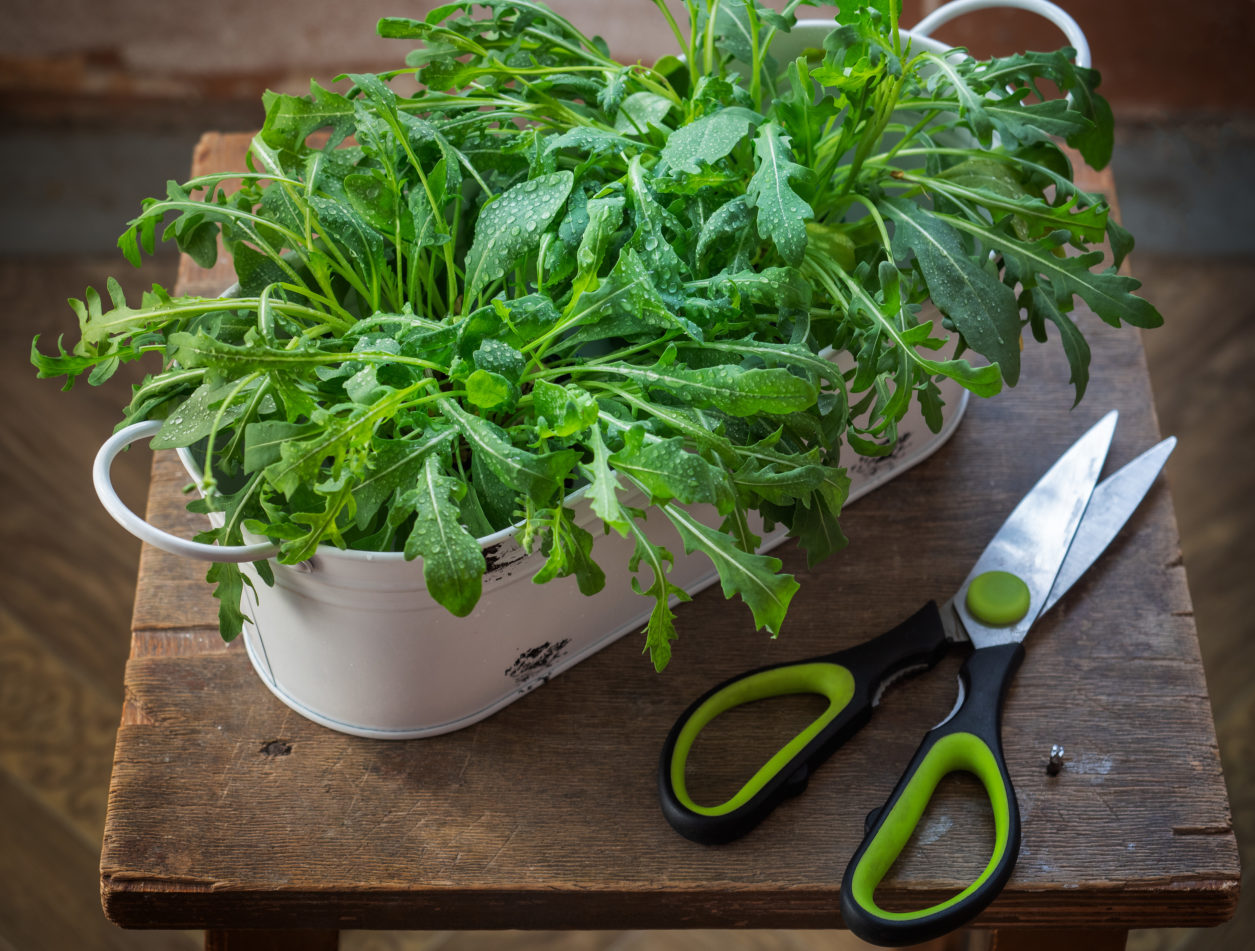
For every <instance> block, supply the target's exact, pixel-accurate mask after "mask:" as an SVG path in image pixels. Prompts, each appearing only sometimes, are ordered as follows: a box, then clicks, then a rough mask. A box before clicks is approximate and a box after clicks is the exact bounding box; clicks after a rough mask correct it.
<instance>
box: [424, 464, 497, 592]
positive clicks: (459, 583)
mask: <svg viewBox="0 0 1255 951" xmlns="http://www.w3.org/2000/svg"><path fill="white" fill-rule="evenodd" d="M465 492H466V485H465V483H463V482H461V481H459V480H458V479H454V478H452V477H450V476H447V475H444V474H443V473H442V472H441V471H440V464H439V462H438V461H437V460H436V457H435V456H434V455H429V456H428V457H427V458H426V460H425V461H424V463H423V468H422V471H421V472H420V473H419V477H418V485H417V486H415V487H414V488H413V489H411V490H410V491H409V492H408V493H406V495H405V496H404V497H403V499H404V502H405V503H406V504H411V503H412V505H413V507H414V527H413V528H412V529H411V530H410V533H409V535H408V536H407V537H406V539H405V557H406V558H422V559H423V581H424V582H425V583H426V585H427V593H428V594H430V595H431V596H432V598H434V599H435V600H436V601H437V602H438V603H439V604H441V605H443V606H444V608H445V609H446V610H447V611H448V612H449V613H450V614H452V615H453V616H454V617H466V616H467V615H468V614H470V613H471V611H472V610H474V608H475V605H476V604H478V603H479V597H480V593H481V592H482V590H483V579H484V570H485V568H486V567H487V566H486V564H485V561H484V551H483V549H482V548H481V547H480V545H479V542H478V541H476V540H475V537H474V536H473V535H471V533H470V532H468V531H467V530H466V528H465V527H464V526H463V525H462V523H461V521H460V518H459V512H458V506H457V502H458V500H459V499H460V498H461V497H462V495H463V494H464V493H465Z"/></svg>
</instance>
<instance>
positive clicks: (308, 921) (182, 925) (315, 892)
mask: <svg viewBox="0 0 1255 951" xmlns="http://www.w3.org/2000/svg"><path fill="white" fill-rule="evenodd" d="M1240 890H1241V887H1240V880H1239V879H1238V878H1214V879H1213V878H1200V879H1192V880H1190V881H1184V882H1182V881H1178V882H1168V883H1162V882H1161V883H1152V882H1147V883H1144V884H1143V885H1142V886H1141V887H1139V888H1129V887H1127V886H1124V885H1121V884H1120V883H1118V882H1113V883H1111V886H1110V888H1107V889H1102V890H1093V889H1089V890H1087V891H1086V893H1085V894H1084V895H1083V896H1082V895H1080V894H1078V891H1077V890H1075V889H1071V888H1067V887H1060V888H1057V889H1051V891H1054V892H1056V893H1057V894H1058V897H1059V900H1060V902H1066V903H1067V904H1068V922H1067V925H1068V927H1069V928H1123V929H1129V928H1156V927H1174V928H1180V927H1204V928H1205V927H1213V926H1215V925H1219V924H1223V923H1224V922H1225V921H1228V920H1229V919H1230V918H1231V917H1232V916H1233V913H1234V911H1235V910H1236V908H1237V903H1238V898H1239V894H1240ZM1174 892H1175V893H1176V894H1175V895H1174ZM331 894H334V895H335V896H336V900H335V901H334V902H329V901H328V896H329V895H331ZM921 894H922V893H920V892H915V893H913V898H915V899H919V898H920V896H921ZM158 895H160V897H161V900H160V901H159V902H158V901H154V900H153V899H154V897H156V896H158ZM172 895H176V896H177V897H178V901H171V900H170V899H171V896H172ZM945 897H948V896H947V895H945V894H942V893H938V895H937V896H936V898H937V900H942V899H943V898H945ZM1021 897H1022V898H1023V899H1027V901H1016V900H1015V896H1014V893H1004V898H1000V899H998V900H997V901H995V902H994V904H993V905H992V906H990V908H989V909H988V910H987V911H985V912H984V913H983V914H982V915H981V916H980V917H979V918H977V919H976V921H975V922H974V926H975V927H979V928H988V929H1007V928H1014V929H1020V928H1049V927H1058V926H1059V917H1058V915H1057V914H1056V913H1055V912H1054V911H1053V910H1052V907H1051V904H1052V903H1051V902H1049V901H1043V900H1042V899H1043V895H1042V894H1041V893H1040V892H1037V891H1034V892H1021ZM886 898H889V899H891V898H892V896H886ZM1006 898H1010V900H1006ZM1078 898H1082V899H1083V900H1082V901H1081V902H1080V903H1078V901H1077V899H1078ZM101 900H102V905H103V908H104V912H105V917H106V918H108V919H109V920H110V921H111V922H113V923H114V924H116V925H118V926H119V927H122V928H128V929H227V928H266V929H272V928H275V929H285V928H314V929H326V928H333V929H353V928H355V927H357V926H360V923H361V922H366V921H368V922H369V927H370V928H372V929H385V930H404V931H410V930H414V931H421V930H454V931H457V930H503V931H504V930H517V929H523V930H597V931H601V930H639V929H651V930H652V929H674V928H724V929H735V928H738V927H741V928H743V927H746V926H747V922H752V927H754V928H779V929H843V928H845V924H844V922H843V921H842V919H841V915H840V912H839V910H838V909H839V888H838V887H837V885H835V884H834V886H833V887H832V888H825V889H814V888H804V889H797V890H796V893H790V896H789V900H788V902H787V903H786V904H784V905H782V904H781V902H780V900H779V891H778V889H776V888H774V887H764V888H761V889H760V888H753V887H729V888H728V890H727V891H726V892H724V893H723V894H722V895H721V894H718V893H715V894H711V893H710V892H703V893H702V894H701V895H688V894H686V893H683V892H676V891H674V890H671V891H668V890H666V889H663V888H658V889H654V890H642V889H600V888H586V889H581V890H579V891H577V892H574V893H570V894H567V893H559V892H557V891H556V890H554V889H552V888H547V887H540V886H538V887H536V888H533V889H528V888H527V887H526V886H520V887H515V888H511V889H508V890H507V889H500V888H484V889H467V888H464V887H457V888H450V889H448V890H447V891H442V890H441V889H439V888H438V887H432V886H431V885H430V884H425V885H424V891H423V893H422V894H421V895H416V894H415V893H414V892H413V891H412V890H410V889H407V888H404V887H399V886H395V885H393V886H380V887H377V888H370V889H361V890H359V891H358V892H356V894H354V895H352V896H350V897H346V896H345V894H344V891H343V889H337V888H331V887H329V888H323V889H318V888H312V889H306V890H301V889H294V890H288V891H285V892H284V893H283V896H282V901H281V902H277V901H276V900H275V896H274V895H272V894H269V893H268V892H266V891H263V890H255V889H247V888H238V889H237V888H234V887H232V886H231V885H230V883H218V882H210V881H203V880H196V879H189V880H173V879H161V880H158V879H144V878H132V877H129V876H115V875H111V874H109V873H107V872H106V873H102V875H101ZM890 903H891V902H890ZM642 905H648V906H650V907H652V908H653V909H654V912H653V915H652V916H651V915H650V914H645V915H642V914H641V907H642ZM171 907H177V908H178V910H179V912H180V913H179V914H171V913H169V909H170V908H171ZM1122 907H1123V908H1127V909H1128V910H1127V911H1126V912H1121V910H1120V909H1121V908H1122ZM1150 908H1153V913H1150V914H1148V909H1150Z"/></svg>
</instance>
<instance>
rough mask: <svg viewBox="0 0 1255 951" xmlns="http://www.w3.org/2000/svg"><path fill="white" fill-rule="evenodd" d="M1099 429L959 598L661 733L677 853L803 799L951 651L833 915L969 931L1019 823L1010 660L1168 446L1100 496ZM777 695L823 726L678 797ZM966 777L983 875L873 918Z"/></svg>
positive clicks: (1004, 866)
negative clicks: (1008, 721) (984, 858)
mask: <svg viewBox="0 0 1255 951" xmlns="http://www.w3.org/2000/svg"><path fill="white" fill-rule="evenodd" d="M1115 426H1116V413H1115V412H1114V411H1113V412H1111V413H1108V414H1107V415H1106V416H1105V417H1103V418H1102V419H1101V420H1100V421H1099V422H1098V423H1097V424H1095V425H1094V427H1093V428H1092V429H1090V430H1089V432H1087V433H1086V434H1085V435H1084V436H1082V437H1081V438H1080V439H1079V440H1077V441H1076V443H1074V444H1073V445H1072V447H1071V448H1070V449H1068V451H1067V452H1065V453H1064V454H1063V456H1061V457H1060V458H1059V460H1058V461H1057V462H1056V463H1055V464H1054V465H1053V466H1052V467H1051V468H1050V470H1049V471H1048V472H1047V473H1046V474H1045V475H1044V476H1042V478H1041V480H1040V481H1039V482H1038V483H1037V485H1035V486H1034V487H1033V489H1032V490H1031V491H1030V492H1029V493H1028V494H1027V495H1026V496H1025V497H1024V498H1023V499H1022V500H1021V501H1020V503H1019V505H1017V506H1016V508H1015V510H1014V511H1013V512H1012V513H1011V515H1010V516H1008V518H1007V520H1006V521H1005V522H1004V523H1003V524H1002V527H1001V528H1000V529H999V530H998V533H997V534H996V535H995V536H994V538H993V540H992V541H991V542H990V543H989V545H988V546H987V547H986V548H985V551H984V552H983V553H982V554H981V556H980V558H979V559H977V561H976V564H975V566H974V567H973V568H972V570H971V571H970V572H969V573H968V576H967V578H966V579H965V580H964V582H963V584H962V585H961V586H960V588H959V590H958V592H957V593H956V594H955V595H954V596H953V597H952V598H950V600H948V601H946V602H945V603H944V604H943V605H941V606H940V607H939V606H938V605H937V604H936V603H935V602H929V603H928V604H926V605H925V606H924V607H923V608H922V609H921V610H919V611H918V612H917V613H916V614H914V615H913V616H911V617H910V618H908V619H906V620H905V621H903V622H902V623H901V624H899V625H898V626H897V627H895V628H894V629H893V630H891V631H888V632H886V633H884V634H881V635H880V636H879V637H876V638H873V639H872V640H869V641H866V642H864V643H862V644H859V645H857V646H855V647H851V648H848V649H846V650H842V651H838V652H837V653H834V654H827V655H824V656H822V657H814V658H810V659H808V660H803V661H798V662H796V663H787V664H777V665H773V666H770V667H762V668H759V669H758V670H752V671H750V672H748V673H745V674H742V675H740V676H738V677H734V678H732V679H731V680H728V681H725V682H724V683H722V684H719V685H718V686H716V687H714V688H712V689H711V690H710V691H708V692H707V693H706V694H704V695H703V696H701V697H699V698H698V699H697V700H696V701H695V702H694V703H693V704H692V706H690V707H689V708H688V710H686V711H685V712H684V714H683V715H682V716H681V717H680V719H679V720H678V721H677V722H676V724H675V726H674V727H673V728H672V729H671V733H670V735H669V736H668V737H667V741H666V743H665V744H664V745H663V749H662V756H661V758H660V761H659V769H658V790H659V795H660V797H661V800H662V809H663V813H664V814H665V815H666V817H667V819H668V821H669V822H670V823H671V824H672V825H673V826H674V827H675V828H676V830H677V831H679V832H680V833H681V834H682V835H684V836H686V837H687V838H690V839H693V840H694V841H697V842H703V843H708V844H717V843H723V842H730V841H732V840H733V839H736V838H739V837H740V836H742V835H744V834H745V833H747V832H749V831H750V830H751V829H752V828H754V827H755V826H756V825H758V823H759V822H761V821H762V820H763V819H764V818H765V817H766V816H767V814H768V813H770V812H771V810H772V809H774V808H775V807H776V806H777V805H779V804H780V803H781V802H782V801H784V800H785V799H787V798H789V797H790V796H794V795H797V794H798V793H800V792H801V791H802V790H803V789H804V788H805V787H806V783H807V781H808V780H809V778H810V775H811V772H812V771H813V770H814V769H815V768H817V767H818V766H819V765H820V764H821V763H823V762H824V760H826V759H827V758H828V757H829V756H830V755H832V753H833V752H834V751H835V750H836V749H837V748H838V747H840V746H841V744H843V743H844V742H845V741H846V740H848V739H849V738H850V737H851V736H853V735H854V734H855V733H856V732H857V731H858V730H859V729H860V728H861V727H862V726H863V725H864V724H865V723H867V721H868V720H869V718H870V717H871V712H872V709H873V708H874V707H875V706H876V704H877V702H878V701H879V699H880V694H881V692H882V691H883V689H884V687H885V686H886V685H887V684H889V683H890V682H892V681H894V680H896V679H897V678H899V677H901V676H903V675H905V674H908V673H915V672H917V671H920V670H924V669H927V668H930V667H932V666H933V665H934V664H936V663H937V662H938V661H939V660H940V659H941V658H942V657H943V656H944V655H945V654H946V652H947V651H948V650H949V649H950V648H951V647H953V646H955V645H956V644H961V643H965V642H970V643H971V645H972V647H974V648H975V649H974V650H973V651H972V653H971V654H970V655H969V656H968V657H967V659H966V660H965V661H964V663H963V667H962V669H961V670H960V671H959V697H958V700H957V702H956V703H955V705H954V709H953V710H952V711H951V712H950V715H949V716H947V717H946V718H945V719H944V720H943V721H942V722H941V723H939V724H938V725H937V726H935V727H933V728H932V730H930V731H929V732H928V733H927V734H926V735H925V737H924V740H923V742H922V743H921V744H920V746H919V749H917V750H916V751H915V755H914V757H913V758H912V759H911V762H910V764H909V765H908V766H907V768H906V771H905V772H904V773H903V774H902V778H901V779H900V780H898V784H897V786H895V787H894V789H893V792H892V793H890V795H889V798H888V800H887V801H886V803H885V805H884V806H882V807H881V808H880V809H877V810H875V811H873V812H872V813H871V815H869V816H868V817H867V823H866V829H865V835H864V838H863V841H862V844H861V845H860V846H859V847H858V850H857V851H856V852H855V853H854V857H853V858H852V859H851V860H850V863H849V866H848V867H847V868H846V872H845V877H844V878H843V880H842V883H841V915H842V917H843V918H844V919H845V923H846V925H847V926H848V927H849V929H850V930H851V931H853V932H854V933H855V934H856V935H858V936H859V937H860V938H862V939H864V940H866V941H871V942H873V943H876V944H881V945H889V946H899V945H906V944H914V943H917V942H922V941H928V940H930V939H932V938H936V937H938V936H940V935H942V934H945V933H947V932H949V931H952V930H953V929H955V928H958V927H960V926H961V925H963V924H965V923H967V922H968V921H970V920H971V919H972V918H974V917H975V916H976V915H977V914H979V913H980V911H981V910H982V909H984V908H985V907H986V906H987V905H988V904H989V903H990V902H991V901H993V899H994V898H995V897H996V896H997V894H998V893H999V892H1000V891H1001V890H1002V887H1003V886H1004V885H1005V884H1006V882H1007V880H1008V879H1009V878H1010V877H1011V872H1012V870H1013V868H1014V866H1015V860H1016V857H1017V856H1018V854H1019V848H1020V813H1019V807H1018V805H1017V803H1016V798H1015V791H1014V789H1013V788H1012V786H1011V777H1010V775H1009V774H1008V772H1007V765H1006V761H1005V760H1004V759H1003V755H1002V739H1001V709H1002V701H1003V697H1004V695H1005V693H1006V690H1007V687H1008V685H1009V684H1010V682H1011V678H1012V676H1013V675H1014V674H1015V671H1016V670H1017V668H1018V667H1019V666H1020V662H1021V660H1023V658H1024V648H1023V647H1022V646H1021V641H1023V639H1024V636H1025V635H1026V634H1027V633H1028V631H1029V628H1030V627H1032V625H1033V622H1034V621H1035V620H1036V619H1037V618H1038V617H1040V616H1041V615H1042V614H1043V613H1044V612H1045V611H1047V610H1049V609H1050V608H1051V607H1052V606H1053V605H1054V604H1055V602H1056V601H1058V600H1059V599H1060V598H1061V597H1062V596H1063V595H1064V594H1065V593H1066V592H1067V591H1068V589H1069V588H1071V587H1072V585H1073V584H1074V583H1075V582H1076V580H1077V579H1078V578H1080V576H1081V575H1082V574H1084V573H1085V571H1086V569H1088V568H1089V566H1090V565H1092V564H1093V563H1094V561H1095V560H1096V559H1097V558H1098V556H1099V555H1100V554H1102V552H1103V550H1104V549H1106V547H1107V545H1108V544H1109V543H1110V542H1111V540H1112V539H1114V538H1115V537H1116V535H1117V534H1118V533H1119V531H1120V529H1121V527H1123V525H1124V523H1125V522H1126V521H1127V520H1128V519H1129V517H1130V516H1131V515H1132V514H1133V512H1134V510H1135V509H1136V508H1137V506H1138V504H1139V503H1140V502H1141V500H1142V498H1143V497H1144V496H1145V495H1146V493H1147V492H1148V491H1149V490H1150V487H1151V485H1152V484H1153V483H1154V481H1155V478H1156V477H1157V476H1158V474H1159V472H1160V470H1161V469H1162V468H1163V465H1164V462H1165V461H1166V460H1167V458H1168V455H1169V454H1170V453H1171V452H1172V449H1173V447H1174V446H1175V445H1176V440H1175V439H1172V438H1169V439H1166V440H1164V441H1163V442H1161V443H1159V444H1158V445H1156V446H1154V447H1153V448H1151V449H1149V450H1147V451H1146V452H1145V453H1143V454H1142V455H1141V456H1139V457H1138V458H1137V459H1135V460H1133V461H1132V462H1130V463H1129V464H1128V465H1126V466H1125V467H1124V468H1123V469H1121V470H1120V471H1119V472H1117V473H1115V474H1114V475H1112V476H1110V477H1109V478H1107V479H1106V480H1105V481H1103V482H1102V483H1099V482H1098V476H1099V473H1100V472H1101V471H1102V467H1103V462H1104V460H1105V459H1106V456H1107V450H1108V448H1109V447H1110V445H1111V439H1112V436H1113V435H1114V433H1115ZM789 694H819V695H820V696H823V697H825V698H827V700H828V706H827V708H826V709H825V710H824V712H823V713H822V714H820V715H819V717H818V718H816V719H815V720H814V721H813V722H811V723H810V724H809V725H808V726H807V727H806V728H805V729H803V730H802V731H801V732H800V733H798V734H797V735H796V736H795V737H794V738H793V739H792V740H790V741H789V742H788V743H787V744H786V745H785V746H784V747H783V748H782V749H781V750H779V751H778V752H777V753H776V754H775V755H774V756H772V757H771V758H770V759H769V760H768V761H767V762H766V763H765V764H764V765H763V766H762V767H761V768H760V769H759V770H758V771H757V772H756V773H755V774H754V775H753V776H752V777H751V778H750V779H749V781H748V782H746V783H745V785H744V786H742V787H741V789H740V790H739V791H738V792H737V793H736V794H735V795H734V796H732V798H731V799H729V800H727V801H726V802H723V803H718V804H716V805H702V804H699V803H697V802H695V801H694V800H693V798H692V796H690V795H689V792H688V789H687V785H686V782H685V764H686V762H687V759H688V754H689V751H690V750H691V749H692V747H693V743H694V741H695V740H696V739H697V736H698V734H699V733H700V732H701V731H702V729H703V728H704V727H706V726H707V725H708V724H709V723H710V722H711V721H712V720H714V719H715V718H716V717H718V716H719V715H720V714H721V713H724V712H726V711H728V710H731V709H732V708H734V707H738V706H741V705H742V704H745V703H750V702H752V701H754V700H763V699H767V698H769V697H779V696H785V695H789ZM959 771H963V772H969V773H973V774H975V775H976V777H977V778H978V779H979V780H980V781H981V783H982V785H983V786H984V788H985V793H986V795H987V796H988V797H989V803H990V806H991V808H992V811H993V820H994V848H993V854H992V855H991V856H990V858H989V862H988V863H987V864H986V866H985V868H984V870H983V871H982V872H981V874H980V875H979V876H978V877H977V879H976V881H974V882H972V884H971V885H969V886H968V887H967V888H965V889H964V890H963V891H961V892H959V893H958V894H957V895H955V896H953V897H952V898H949V899H947V900H946V901H943V902H941V903H939V904H936V905H933V906H931V907H929V908H922V909H919V910H916V911H908V912H894V911H886V910H884V909H882V908H881V907H880V906H878V905H877V904H876V900H875V892H876V888H877V886H878V885H879V884H880V882H881V880H882V879H883V878H884V876H885V874H886V873H887V872H888V871H889V869H890V868H891V867H892V865H893V863H894V862H895V861H896V860H897V858H898V855H899V854H900V853H901V852H902V849H903V848H904V847H905V846H906V844H907V841H908V840H909V839H910V837H911V833H912V832H913V831H914V830H915V826H916V824H917V823H918V822H919V820H920V817H921V816H922V815H923V813H924V810H925V808H926V807H927V805H928V802H929V800H930V799H931V798H932V795H933V793H934V792H935V790H936V788H937V785H938V783H940V782H941V780H942V778H944V777H945V776H946V775H948V774H949V773H953V772H959Z"/></svg>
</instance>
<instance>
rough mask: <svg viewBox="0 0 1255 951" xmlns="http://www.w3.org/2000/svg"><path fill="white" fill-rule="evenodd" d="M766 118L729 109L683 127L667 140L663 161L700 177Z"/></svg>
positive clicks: (735, 108)
mask: <svg viewBox="0 0 1255 951" xmlns="http://www.w3.org/2000/svg"><path fill="white" fill-rule="evenodd" d="M761 121H762V116H760V115H758V114H757V113H755V112H751V111H750V110H749V109H743V108H741V107H740V106H729V107H728V108H726V109H720V110H719V111H718V112H714V113H711V114H709V115H706V116H702V117H701V118H700V119H697V120H696V121H694V122H690V123H689V124H688V125H686V126H681V127H680V128H679V129H676V130H675V131H674V132H672V133H671V135H670V136H668V137H667V144H666V145H665V146H664V147H663V150H662V155H661V159H662V161H663V162H665V163H666V164H667V165H669V166H671V167H672V168H673V169H676V170H677V171H680V172H689V173H693V174H696V173H697V172H700V171H701V167H702V165H713V164H714V163H715V162H717V161H719V160H720V159H721V158H724V157H725V156H726V155H728V153H730V152H731V151H732V150H733V149H734V148H736V147H737V146H738V145H739V144H740V143H741V142H742V140H744V139H745V136H746V134H747V133H748V132H749V130H750V129H752V128H753V127H754V126H756V125H757V124H758V123H759V122H761Z"/></svg>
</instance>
